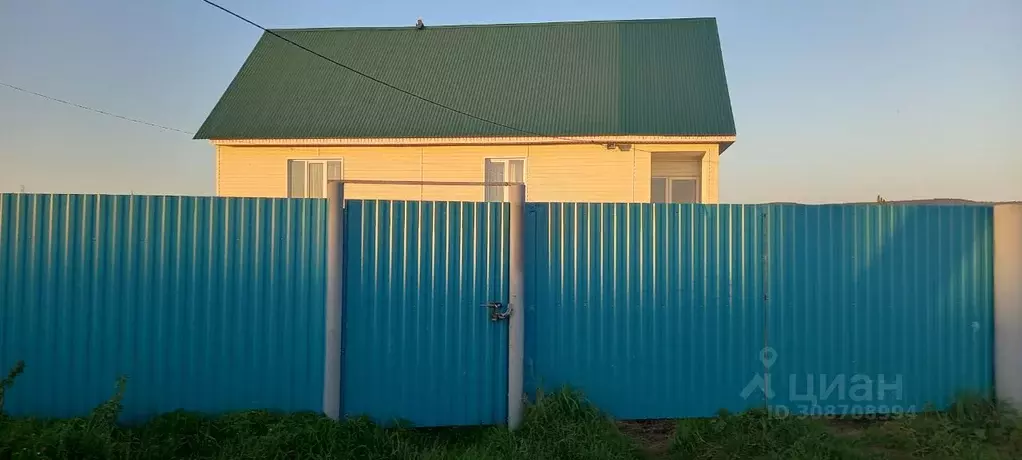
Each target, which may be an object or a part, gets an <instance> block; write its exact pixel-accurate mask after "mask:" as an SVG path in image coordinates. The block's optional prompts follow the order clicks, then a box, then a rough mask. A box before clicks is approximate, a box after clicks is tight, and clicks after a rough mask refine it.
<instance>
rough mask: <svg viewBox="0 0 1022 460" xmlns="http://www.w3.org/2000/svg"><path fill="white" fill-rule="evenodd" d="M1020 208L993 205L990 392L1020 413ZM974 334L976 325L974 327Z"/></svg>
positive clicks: (1021, 318)
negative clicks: (992, 385)
mask: <svg viewBox="0 0 1022 460" xmlns="http://www.w3.org/2000/svg"><path fill="white" fill-rule="evenodd" d="M1019 280H1022V204H997V205H994V388H995V390H996V395H997V399H998V400H999V401H1003V402H1006V403H1008V404H1010V405H1012V406H1014V407H1015V408H1016V409H1022V355H1019V353H1018V351H1019V350H1020V349H1022V285H1020V284H1019ZM974 329H975V330H978V324H977V325H974Z"/></svg>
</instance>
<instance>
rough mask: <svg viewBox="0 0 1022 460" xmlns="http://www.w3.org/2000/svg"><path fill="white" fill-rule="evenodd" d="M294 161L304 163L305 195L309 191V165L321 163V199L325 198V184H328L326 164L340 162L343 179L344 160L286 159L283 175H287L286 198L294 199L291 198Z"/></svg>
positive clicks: (322, 158)
mask: <svg viewBox="0 0 1022 460" xmlns="http://www.w3.org/2000/svg"><path fill="white" fill-rule="evenodd" d="M295 161H304V162H305V190H306V195H308V190H309V188H308V187H309V163H322V164H323V197H324V198H326V184H327V182H329V179H328V177H329V175H328V171H329V169H328V167H327V162H330V161H338V162H340V163H341V179H343V178H344V159H343V158H325V157H319V158H288V159H287V166H285V167H284V174H286V175H287V192H286V193H287V195H286V196H287V197H288V198H296V197H293V196H291V165H292V164H294V162H295ZM301 198H308V196H303V197H301Z"/></svg>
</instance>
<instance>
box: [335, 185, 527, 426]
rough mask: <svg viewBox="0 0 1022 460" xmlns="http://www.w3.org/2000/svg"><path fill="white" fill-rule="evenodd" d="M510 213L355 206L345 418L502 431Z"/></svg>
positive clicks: (348, 234)
mask: <svg viewBox="0 0 1022 460" xmlns="http://www.w3.org/2000/svg"><path fill="white" fill-rule="evenodd" d="M507 221H508V207H507V205H506V204H501V203H462V202H435V203H434V202H403V201H393V202H391V201H358V200H356V201H349V202H348V204H347V219H346V224H345V227H346V228H345V240H346V241H345V243H346V246H345V250H346V253H345V254H346V259H347V260H346V266H345V270H346V276H345V280H346V283H345V308H344V318H343V323H344V328H343V331H344V332H343V335H342V340H343V342H344V346H343V350H344V359H343V363H344V364H343V368H342V371H341V372H342V373H341V375H342V385H341V388H342V392H343V393H342V398H341V400H342V408H343V410H344V413H345V415H349V416H352V415H369V416H371V417H373V418H374V419H376V420H379V421H383V422H390V421H394V420H396V419H403V420H406V421H409V422H411V423H413V424H415V425H418V426H438V425H478V424H499V423H503V422H504V420H505V417H506V416H507V406H506V398H507V326H506V323H503V322H493V321H490V320H489V316H488V314H489V311H488V310H487V309H486V308H484V307H483V306H482V305H484V304H486V303H487V302H491V301H492V302H503V303H507V297H508V292H507V289H508V285H507V279H508V273H507V270H508V257H507V256H508V226H507Z"/></svg>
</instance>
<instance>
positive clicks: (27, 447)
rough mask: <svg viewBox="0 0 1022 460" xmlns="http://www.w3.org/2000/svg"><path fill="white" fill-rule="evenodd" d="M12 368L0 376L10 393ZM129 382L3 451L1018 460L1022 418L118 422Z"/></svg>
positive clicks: (2, 442)
mask: <svg viewBox="0 0 1022 460" xmlns="http://www.w3.org/2000/svg"><path fill="white" fill-rule="evenodd" d="M14 377H16V373H12V374H11V375H10V376H9V378H7V379H4V380H3V381H2V382H0V401H2V400H3V392H4V390H5V389H6V388H8V387H10V385H11V384H13V379H14ZM124 388H125V382H124V381H123V380H122V381H120V382H118V390H117V392H116V393H115V394H114V395H113V396H112V397H111V398H110V399H109V400H108V401H106V402H104V403H103V404H101V405H100V406H99V407H97V408H96V409H95V410H93V411H92V413H90V414H89V415H88V416H85V417H79V418H71V419H60V420H39V419H31V418H9V417H6V416H4V415H3V414H2V413H0V460H3V459H23V458H24V459H28V458H33V459H34V458H45V459H169V458H196V459H264V458H266V459H292V458H294V459H299V458H300V459H326V458H359V459H523V460H524V459H648V458H660V459H702V460H716V459H785V460H787V459H908V458H933V459H977V460H980V459H982V460H986V459H991V460H992V459H1015V458H1022V418H1019V416H1018V414H1016V413H1015V412H1014V411H1011V410H1009V409H1007V408H1005V407H1003V406H1001V405H998V404H994V403H991V402H989V401H985V400H982V399H976V398H962V399H960V400H959V401H958V402H957V403H955V404H954V405H953V406H952V407H951V408H950V409H949V410H947V411H945V412H940V413H926V414H920V415H918V416H914V417H909V418H899V419H892V420H886V421H872V422H866V421H852V420H821V419H805V418H794V417H791V418H783V419H781V418H776V417H771V416H769V415H768V414H767V413H766V412H763V411H755V410H754V411H749V412H744V413H741V414H729V413H725V412H722V413H720V414H719V415H718V416H717V417H714V418H708V419H690V420H681V421H653V422H624V423H615V422H614V421H613V420H611V419H609V418H608V417H606V416H604V415H603V414H601V413H600V412H599V411H598V410H597V409H595V408H594V407H592V406H591V405H589V404H587V403H586V402H585V400H584V398H582V397H581V396H580V395H579V394H578V393H575V392H572V391H569V390H564V391H560V392H557V393H553V394H549V395H540V396H539V397H538V398H537V402H536V403H535V404H532V405H530V406H529V407H528V408H527V409H526V413H525V422H524V424H523V426H522V427H521V429H520V430H518V431H516V432H513V433H512V432H509V431H508V430H506V429H504V428H502V427H475V428H446V429H411V428H407V427H397V428H387V429H385V428H382V427H380V426H377V425H375V424H373V423H372V422H370V421H369V420H366V419H353V420H348V421H344V422H335V421H332V420H329V419H327V418H325V417H323V416H321V415H318V414H312V413H298V414H275V413H270V412H265V411H248V412H242V413H235V414H226V415H221V416H217V417H208V416H203V415H199V414H193V413H187V412H174V413H169V414H165V415H162V416H160V417H157V418H154V419H152V420H150V421H148V422H146V423H145V424H142V425H136V426H122V425H118V424H117V423H116V420H117V417H118V414H119V413H120V410H121V398H122V396H123V394H124Z"/></svg>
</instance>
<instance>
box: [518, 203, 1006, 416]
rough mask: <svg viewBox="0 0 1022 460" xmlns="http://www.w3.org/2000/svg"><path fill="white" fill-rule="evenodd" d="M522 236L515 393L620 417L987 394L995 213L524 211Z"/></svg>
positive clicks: (543, 207) (897, 405) (881, 406)
mask: <svg viewBox="0 0 1022 460" xmlns="http://www.w3.org/2000/svg"><path fill="white" fill-rule="evenodd" d="M526 238H527V250H526V251H527V259H526V267H527V278H526V279H527V283H528V284H527V290H526V296H527V301H528V316H527V318H526V320H527V329H526V365H527V368H526V371H527V372H526V376H527V382H526V386H527V388H530V389H531V388H537V387H542V388H545V389H554V388H556V387H559V386H561V385H565V384H567V385H571V386H574V387H577V388H579V389H581V390H582V391H583V392H584V393H585V394H586V395H587V396H588V397H589V398H590V399H591V400H592V401H593V402H594V403H596V404H597V405H598V406H599V407H601V408H603V409H605V410H607V411H609V412H610V413H611V414H612V415H614V416H616V417H618V418H625V419H640V418H664V417H695V416H707V415H712V414H713V413H714V412H715V411H716V410H718V409H720V408H725V409H729V410H740V409H745V408H748V407H750V406H763V405H765V404H770V405H772V406H775V408H776V409H779V410H787V411H789V412H802V411H806V412H810V411H811V413H814V414H819V413H821V412H842V413H854V412H855V411H858V412H860V413H862V412H871V413H875V412H882V411H891V410H896V409H901V410H922V409H923V408H924V407H925V406H926V404H927V403H931V404H934V405H935V406H937V407H946V406H947V404H948V403H949V402H950V401H951V400H952V398H953V397H954V396H955V395H956V393H958V392H961V391H971V392H978V393H981V394H987V395H989V391H990V388H991V384H992V375H993V371H992V364H991V360H992V347H993V344H992V325H993V318H992V311H993V310H992V298H993V297H992V296H993V294H992V282H993V281H992V280H993V275H992V251H993V249H992V242H991V238H992V214H991V210H990V208H989V207H972V206H965V207H949V206H875V205H871V206H867V205H828V206H795V205H758V206H734V205H731V206H729V205H721V206H705V205H666V204H627V205H626V204H543V203H534V204H530V205H529V206H528V208H527V228H526ZM764 299H766V301H764ZM807 379H808V381H807ZM811 398H815V399H816V400H815V402H816V404H817V405H818V407H813V402H814V401H813V400H812V399H811ZM821 398H822V399H821Z"/></svg>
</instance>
